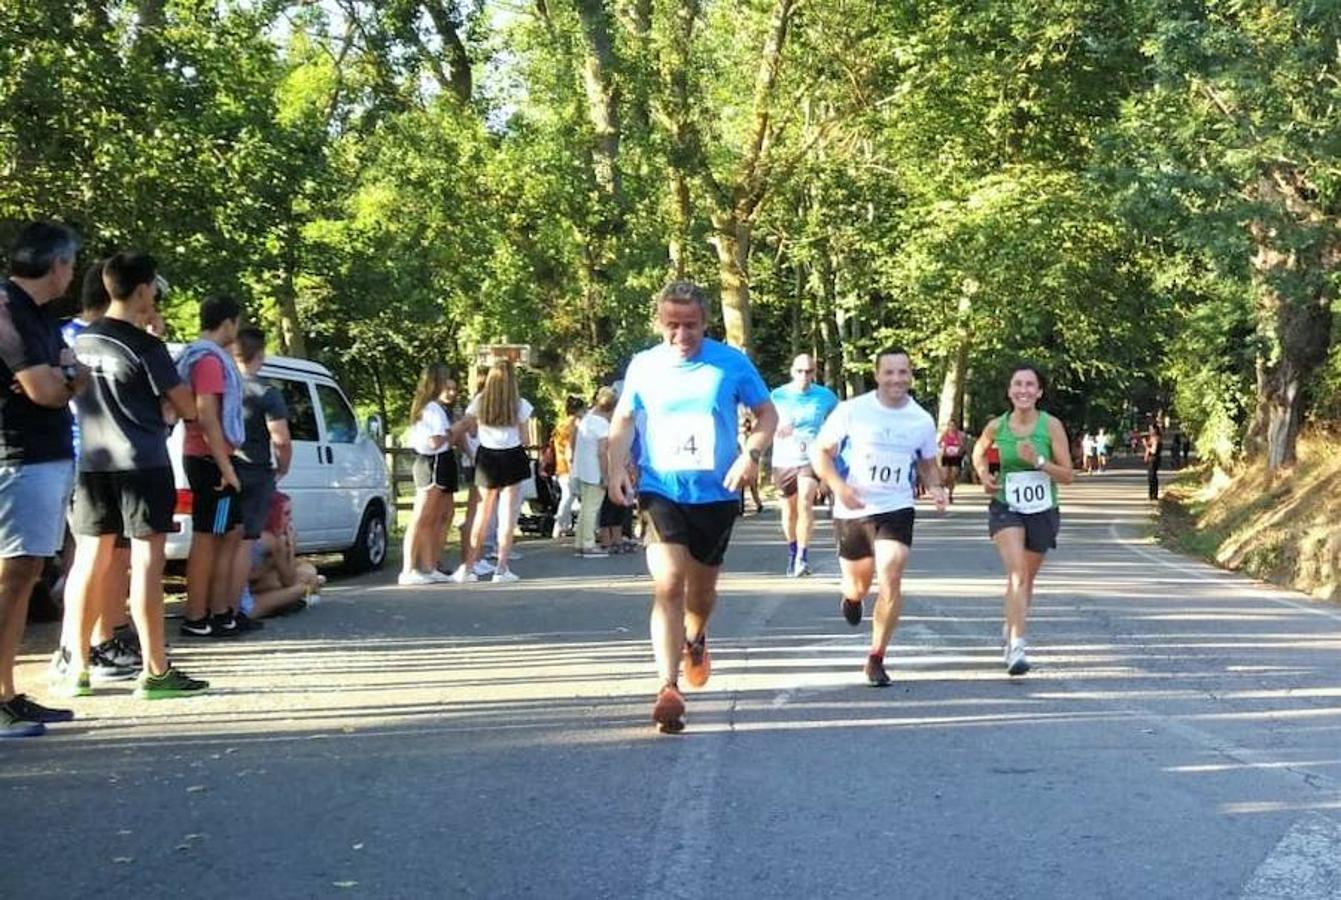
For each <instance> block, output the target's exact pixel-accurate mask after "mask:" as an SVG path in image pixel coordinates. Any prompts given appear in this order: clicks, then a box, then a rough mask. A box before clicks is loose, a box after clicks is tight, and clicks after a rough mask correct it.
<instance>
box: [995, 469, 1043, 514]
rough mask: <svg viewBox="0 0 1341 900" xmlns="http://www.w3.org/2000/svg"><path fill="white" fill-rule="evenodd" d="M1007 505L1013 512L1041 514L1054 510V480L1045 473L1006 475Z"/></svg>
mask: <svg viewBox="0 0 1341 900" xmlns="http://www.w3.org/2000/svg"><path fill="white" fill-rule="evenodd" d="M1006 505H1007V506H1009V507H1010V508H1011V511H1012V512H1017V513H1024V514H1026V515H1028V514H1030V513H1040V512H1043V511H1044V510H1048V509H1051V508H1052V479H1051V478H1049V477H1048V476H1047V474H1046V473H1044V472H1010V473H1008V474H1007V475H1006Z"/></svg>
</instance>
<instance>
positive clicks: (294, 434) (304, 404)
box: [265, 377, 321, 441]
mask: <svg viewBox="0 0 1341 900" xmlns="http://www.w3.org/2000/svg"><path fill="white" fill-rule="evenodd" d="M265 380H266V381H267V382H268V383H270V384H272V385H274V386H275V387H276V388H278V389H279V392H280V393H281V394H283V395H284V405H285V406H287V407H288V408H289V436H290V437H291V438H292V439H293V440H295V441H319V440H321V435H320V434H318V433H317V411H316V409H315V408H314V407H313V405H312V392H311V391H309V390H308V388H307V382H306V381H290V380H289V379H287V378H273V377H268V378H266V379H265Z"/></svg>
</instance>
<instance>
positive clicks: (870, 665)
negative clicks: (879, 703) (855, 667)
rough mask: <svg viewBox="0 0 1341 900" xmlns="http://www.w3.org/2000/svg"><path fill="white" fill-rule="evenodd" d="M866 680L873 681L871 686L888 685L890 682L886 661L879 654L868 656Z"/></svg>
mask: <svg viewBox="0 0 1341 900" xmlns="http://www.w3.org/2000/svg"><path fill="white" fill-rule="evenodd" d="M866 680H867V681H869V682H870V683H871V687H887V686H888V685H889V683H890V677H889V673H888V672H886V671H885V661H884V660H883V659H881V658H880V657H878V656H868V657H866Z"/></svg>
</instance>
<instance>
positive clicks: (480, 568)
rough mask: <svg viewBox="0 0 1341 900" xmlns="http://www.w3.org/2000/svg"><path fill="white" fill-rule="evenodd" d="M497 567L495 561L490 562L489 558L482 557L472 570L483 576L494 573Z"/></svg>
mask: <svg viewBox="0 0 1341 900" xmlns="http://www.w3.org/2000/svg"><path fill="white" fill-rule="evenodd" d="M496 568H497V567H496V566H495V565H494V564H493V563H491V562H489V561H488V560H487V559H482V560H480V561H479V562H477V563H475V568H474V569H473V570H472V571H474V573H475V574H476V575H478V576H479V577H481V578H483V577H484V576H486V575H492V574H494V570H495V569H496Z"/></svg>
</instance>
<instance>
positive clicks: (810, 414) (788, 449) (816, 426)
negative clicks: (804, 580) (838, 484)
mask: <svg viewBox="0 0 1341 900" xmlns="http://www.w3.org/2000/svg"><path fill="white" fill-rule="evenodd" d="M814 381H815V361H814V360H813V359H811V358H810V356H809V355H808V354H805V353H803V354H801V355H800V356H798V357H796V359H794V360H793V361H792V380H791V381H790V382H789V383H787V384H784V385H782V386H781V387H777V388H774V389H773V394H772V398H773V405H774V406H776V407H777V410H778V432H777V440H776V441H774V442H773V484H774V486H775V487H777V489H778V493H780V494H781V495H782V533H783V535H785V536H786V538H787V577H789V578H799V577H801V576H803V575H809V574H810V557H809V552H810V535H811V532H812V531H814V528H815V497H816V495H817V494H818V493H819V479H818V478H817V477H816V475H815V470H814V468H813V467H812V466H811V462H810V452H811V450H812V449H813V448H814V444H815V438H816V437H818V436H819V431H820V426H822V425H823V424H824V420H825V419H827V418H828V417H829V413H831V412H833V411H834V408H835V407H837V406H838V397H837V395H836V394H834V392H833V391H831V390H829V389H828V388H827V387H825V386H824V385H822V384H815V383H814Z"/></svg>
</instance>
